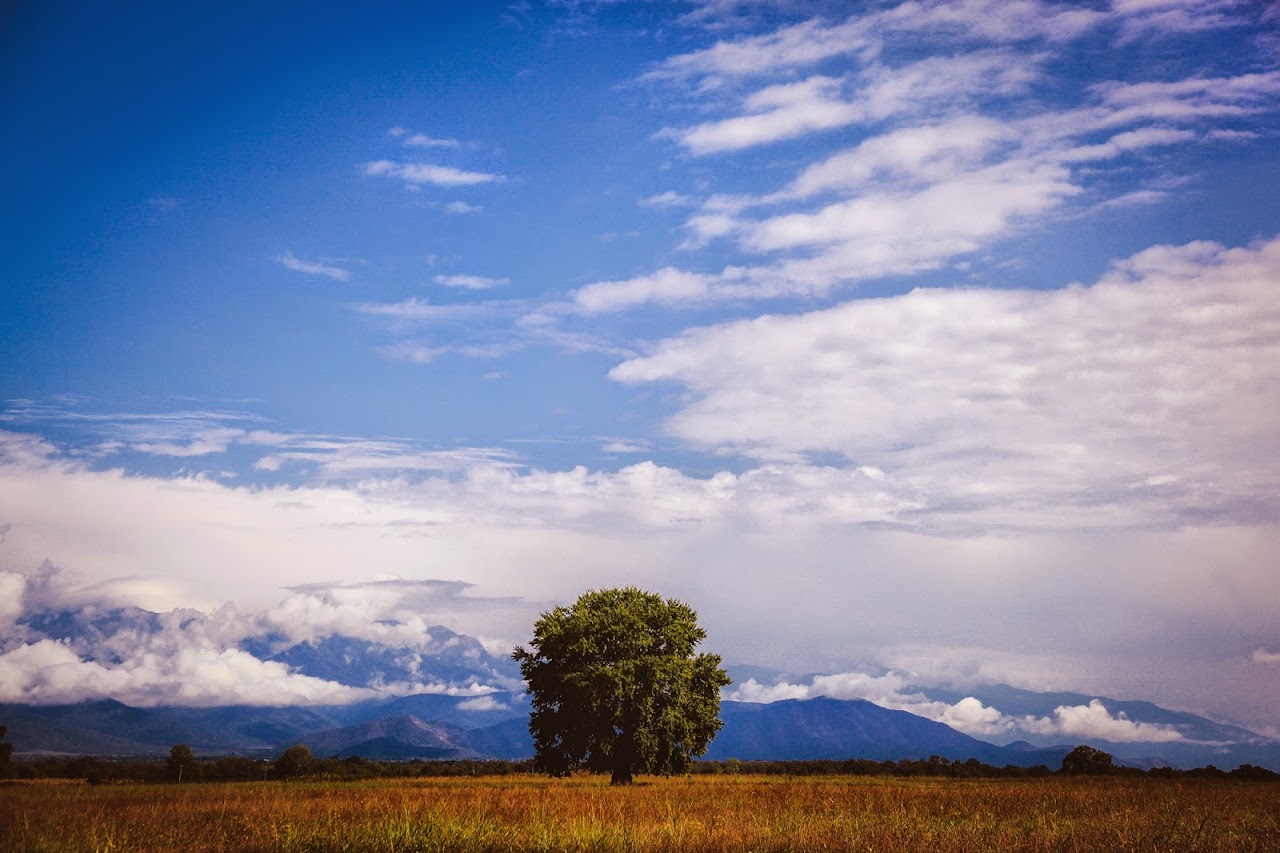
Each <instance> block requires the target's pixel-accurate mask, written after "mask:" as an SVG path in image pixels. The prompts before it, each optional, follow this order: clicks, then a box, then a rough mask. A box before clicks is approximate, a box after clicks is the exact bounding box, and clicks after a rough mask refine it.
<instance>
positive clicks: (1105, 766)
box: [1062, 746, 1116, 776]
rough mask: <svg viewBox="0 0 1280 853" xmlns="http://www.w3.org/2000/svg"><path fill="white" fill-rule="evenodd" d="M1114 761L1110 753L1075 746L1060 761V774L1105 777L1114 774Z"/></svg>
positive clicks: (1089, 747)
mask: <svg viewBox="0 0 1280 853" xmlns="http://www.w3.org/2000/svg"><path fill="white" fill-rule="evenodd" d="M1115 770H1116V766H1115V761H1114V759H1113V758H1112V757H1111V753H1109V752H1103V751H1102V750H1100V749H1094V748H1093V747H1091V746H1077V747H1076V748H1075V749H1073V750H1071V751H1070V752H1068V753H1067V754H1066V757H1064V758H1063V759H1062V772H1063V773H1069V774H1073V775H1090V776H1105V775H1106V774H1108V773H1114V772H1115Z"/></svg>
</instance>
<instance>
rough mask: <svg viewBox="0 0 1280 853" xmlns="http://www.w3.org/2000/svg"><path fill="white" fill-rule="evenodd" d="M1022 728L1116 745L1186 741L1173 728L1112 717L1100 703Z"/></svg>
mask: <svg viewBox="0 0 1280 853" xmlns="http://www.w3.org/2000/svg"><path fill="white" fill-rule="evenodd" d="M1020 725H1021V727H1022V728H1024V729H1025V730H1027V731H1031V732H1035V733H1037V734H1052V735H1058V734H1062V735H1070V736H1073V737H1078V738H1096V739H1098V740H1109V741H1114V742H1116V743H1130V742H1135V741H1141V742H1144V743H1160V742H1167V741H1175V740H1183V737H1182V734H1181V733H1180V732H1179V731H1178V730H1177V729H1175V728H1174V727H1172V726H1168V725H1158V724H1155V723H1138V722H1134V721H1133V720H1130V719H1129V718H1128V717H1127V716H1126V715H1125V713H1124V712H1123V711H1121V712H1120V713H1119V714H1116V715H1112V713H1111V712H1110V711H1108V710H1107V708H1106V706H1104V705H1103V704H1102V702H1101V700H1098V699H1094V700H1092V701H1091V702H1090V703H1089V704H1088V705H1071V706H1067V705H1063V706H1060V707H1058V708H1055V709H1054V711H1053V716H1052V717H1041V718H1039V719H1035V718H1031V717H1026V718H1024V719H1023V720H1022V721H1021V722H1020Z"/></svg>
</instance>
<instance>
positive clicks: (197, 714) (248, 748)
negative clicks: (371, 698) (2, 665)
mask: <svg viewBox="0 0 1280 853" xmlns="http://www.w3.org/2000/svg"><path fill="white" fill-rule="evenodd" d="M0 720H2V721H3V722H4V724H5V725H6V726H8V728H9V734H8V735H7V739H8V740H9V741H10V742H12V743H13V745H14V750H15V752H17V753H19V754H22V753H30V752H55V753H73V754H86V755H157V754H164V753H167V752H168V751H169V749H170V747H172V746H173V745H174V744H178V743H185V744H188V745H190V746H191V748H192V749H193V750H195V751H196V752H197V753H203V754H219V755H225V754H253V753H260V752H266V751H269V750H272V749H274V748H275V745H276V744H278V743H280V742H281V741H287V740H293V739H297V738H301V737H303V736H305V735H306V734H308V733H310V732H314V731H318V730H321V729H327V728H330V727H332V726H334V725H335V724H336V721H335V720H334V719H333V718H332V717H330V716H328V715H327V714H325V713H324V709H316V708H298V707H288V708H260V707H252V706H246V705H233V706H225V707H219V708H134V707H130V706H128V705H125V704H122V703H120V702H116V701H115V700H113V699H102V700H97V701H91V702H80V703H77V704H74V705H52V706H38V705H0Z"/></svg>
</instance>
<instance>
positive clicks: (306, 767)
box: [275, 744, 316, 779]
mask: <svg viewBox="0 0 1280 853" xmlns="http://www.w3.org/2000/svg"><path fill="white" fill-rule="evenodd" d="M315 763H316V760H315V759H314V758H312V757H311V750H309V749H307V748H306V747H305V746H303V745H302V744H297V745H295V746H291V747H289V748H288V749H286V750H285V751H284V752H282V753H280V757H279V758H277V759H276V763H275V771H276V775H277V776H279V777H280V778H281V779H290V778H292V777H294V776H301V775H302V774H304V773H308V772H310V771H311V769H312V768H313V767H314V766H315Z"/></svg>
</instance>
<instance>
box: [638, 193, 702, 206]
mask: <svg viewBox="0 0 1280 853" xmlns="http://www.w3.org/2000/svg"><path fill="white" fill-rule="evenodd" d="M640 203H641V204H643V205H646V206H647V207H688V206H690V205H692V204H693V203H694V200H693V199H692V198H690V197H689V196H687V195H683V194H681V193H678V192H676V191H675V190H666V191H665V192H660V193H657V194H656V195H651V196H649V197H648V198H644V199H641V200H640Z"/></svg>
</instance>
